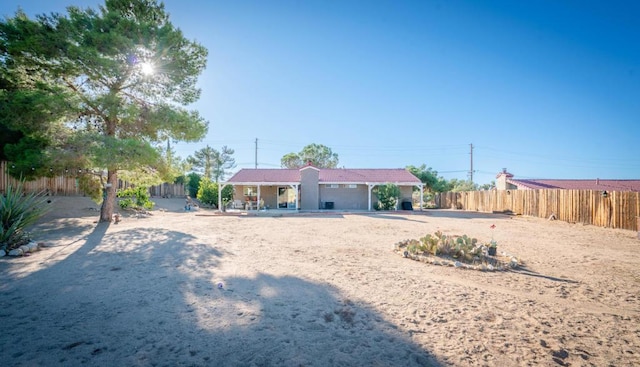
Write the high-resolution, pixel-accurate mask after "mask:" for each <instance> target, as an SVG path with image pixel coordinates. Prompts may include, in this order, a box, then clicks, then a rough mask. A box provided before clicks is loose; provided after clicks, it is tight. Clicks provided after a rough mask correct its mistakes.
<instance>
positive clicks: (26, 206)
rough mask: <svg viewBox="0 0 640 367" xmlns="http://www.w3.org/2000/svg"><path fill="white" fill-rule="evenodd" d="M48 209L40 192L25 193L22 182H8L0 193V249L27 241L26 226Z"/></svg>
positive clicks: (9, 247) (44, 197)
mask: <svg viewBox="0 0 640 367" xmlns="http://www.w3.org/2000/svg"><path fill="white" fill-rule="evenodd" d="M48 210H49V205H48V203H47V197H46V196H44V195H43V194H42V193H25V192H24V186H23V183H19V184H18V185H17V186H15V187H14V186H13V185H11V184H9V185H8V186H7V192H6V193H5V194H4V195H0V223H1V226H0V249H2V250H5V251H9V250H12V249H14V248H17V247H20V246H22V245H24V244H26V243H27V242H28V241H29V233H28V232H27V231H26V230H25V228H26V227H28V226H30V225H32V224H34V223H35V222H36V221H37V220H38V219H40V218H41V217H42V216H43V215H44V214H45V213H46V212H47V211H48Z"/></svg>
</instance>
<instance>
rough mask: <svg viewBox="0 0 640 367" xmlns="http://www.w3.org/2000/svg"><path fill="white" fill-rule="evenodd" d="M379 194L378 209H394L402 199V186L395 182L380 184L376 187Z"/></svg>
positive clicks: (376, 207)
mask: <svg viewBox="0 0 640 367" xmlns="http://www.w3.org/2000/svg"><path fill="white" fill-rule="evenodd" d="M376 194H377V195H378V203H376V206H375V209H376V210H393V209H396V205H397V203H398V200H399V199H400V188H399V187H398V186H397V185H394V184H386V185H382V186H378V188H377V189H376Z"/></svg>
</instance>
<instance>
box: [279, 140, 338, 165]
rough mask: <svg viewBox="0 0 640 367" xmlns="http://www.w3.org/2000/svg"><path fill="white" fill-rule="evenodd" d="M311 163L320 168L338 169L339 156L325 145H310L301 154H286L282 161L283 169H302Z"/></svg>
mask: <svg viewBox="0 0 640 367" xmlns="http://www.w3.org/2000/svg"><path fill="white" fill-rule="evenodd" d="M309 163H311V164H312V165H313V166H314V167H318V168H336V167H337V166H338V154H336V153H334V152H333V151H332V150H331V148H329V147H327V146H325V145H322V144H309V145H307V146H305V147H304V148H302V150H301V151H300V152H299V153H288V154H285V155H284V156H283V157H282V159H281V160H280V164H281V165H282V167H283V168H293V169H295V168H301V167H303V166H306V165H307V164H309Z"/></svg>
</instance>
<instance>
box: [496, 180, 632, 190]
mask: <svg viewBox="0 0 640 367" xmlns="http://www.w3.org/2000/svg"><path fill="white" fill-rule="evenodd" d="M507 182H508V183H510V184H513V185H516V186H518V188H519V189H534V190H538V189H563V190H606V191H638V192H640V180H602V179H591V180H547V179H535V180H515V179H507Z"/></svg>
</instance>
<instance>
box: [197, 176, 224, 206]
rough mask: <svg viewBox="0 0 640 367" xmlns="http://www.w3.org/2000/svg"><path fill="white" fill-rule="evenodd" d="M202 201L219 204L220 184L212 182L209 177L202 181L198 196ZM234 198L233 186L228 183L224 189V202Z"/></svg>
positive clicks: (214, 204)
mask: <svg viewBox="0 0 640 367" xmlns="http://www.w3.org/2000/svg"><path fill="white" fill-rule="evenodd" d="M196 198H198V200H200V202H201V203H203V204H207V205H213V206H215V207H217V206H218V184H217V183H215V182H212V181H211V180H209V179H208V178H203V179H202V180H201V181H200V188H199V189H198V195H197V196H196ZM232 200H233V186H231V185H228V186H225V187H224V188H223V189H222V204H223V205H226V204H227V203H228V202H230V201H232Z"/></svg>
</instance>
